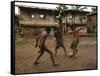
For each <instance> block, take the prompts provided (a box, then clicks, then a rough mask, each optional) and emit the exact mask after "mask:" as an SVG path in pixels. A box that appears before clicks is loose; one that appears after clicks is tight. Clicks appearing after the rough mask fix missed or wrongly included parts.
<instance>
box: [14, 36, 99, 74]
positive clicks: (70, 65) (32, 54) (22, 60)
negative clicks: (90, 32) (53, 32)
mask: <svg viewBox="0 0 100 76" xmlns="http://www.w3.org/2000/svg"><path fill="white" fill-rule="evenodd" d="M35 40H36V39H35V38H32V37H31V38H30V37H29V38H26V37H24V38H17V39H16V48H15V52H16V54H15V57H16V59H15V67H16V70H15V71H16V74H19V73H36V72H52V71H70V70H84V69H96V68H97V63H96V37H80V43H79V45H78V50H79V51H78V54H77V56H76V58H75V59H71V58H65V57H64V51H63V49H62V48H60V49H59V50H58V54H57V56H56V57H54V58H55V60H56V62H57V63H59V66H57V67H54V66H52V62H51V60H50V57H49V54H48V53H44V55H43V56H42V57H41V59H40V64H38V65H33V64H34V61H35V59H36V58H37V56H38V50H39V48H35V47H34V46H35ZM71 41H72V37H70V36H64V45H65V47H66V51H67V53H68V54H69V52H71V49H70V44H71ZM46 44H47V46H48V48H49V49H50V50H51V51H52V52H53V53H55V51H54V49H55V40H54V37H48V40H47V42H46Z"/></svg>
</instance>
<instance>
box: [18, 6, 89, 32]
mask: <svg viewBox="0 0 100 76" xmlns="http://www.w3.org/2000/svg"><path fill="white" fill-rule="evenodd" d="M17 7H18V8H19V12H20V17H21V19H20V20H19V25H20V27H21V28H22V29H23V30H26V31H27V32H29V31H31V33H33V32H34V31H36V29H35V30H33V29H34V28H42V27H55V26H59V24H58V20H57V18H56V17H57V16H58V15H59V11H58V10H56V9H49V8H39V7H35V6H33V7H28V6H20V5H18V6H17ZM88 13H89V12H87V11H75V10H66V11H64V17H63V18H62V29H63V32H67V31H68V30H69V29H70V26H75V27H82V26H86V25H87V15H86V14H88ZM26 27H27V28H26ZM32 28H33V29H32ZM26 31H25V32H26Z"/></svg>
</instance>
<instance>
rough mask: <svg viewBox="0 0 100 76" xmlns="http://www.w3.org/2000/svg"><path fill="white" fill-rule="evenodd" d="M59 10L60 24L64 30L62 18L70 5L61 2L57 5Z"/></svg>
mask: <svg viewBox="0 0 100 76" xmlns="http://www.w3.org/2000/svg"><path fill="white" fill-rule="evenodd" d="M56 8H57V10H58V11H59V14H58V20H59V26H60V30H61V32H62V27H63V26H62V18H64V11H65V10H67V9H68V7H67V6H66V5H63V4H60V5H58V7H56Z"/></svg>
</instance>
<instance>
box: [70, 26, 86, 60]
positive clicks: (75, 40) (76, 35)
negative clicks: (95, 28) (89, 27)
mask: <svg viewBox="0 0 100 76" xmlns="http://www.w3.org/2000/svg"><path fill="white" fill-rule="evenodd" d="M84 28H86V27H83V28H75V27H72V28H71V29H72V32H71V33H70V34H72V35H73V41H72V43H71V46H70V48H71V49H72V50H73V55H72V56H71V57H73V58H74V57H75V54H77V51H78V50H77V45H78V43H79V31H80V30H82V29H84Z"/></svg>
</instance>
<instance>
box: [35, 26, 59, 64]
mask: <svg viewBox="0 0 100 76" xmlns="http://www.w3.org/2000/svg"><path fill="white" fill-rule="evenodd" d="M49 33H50V28H46V29H45V31H43V32H42V33H41V34H40V35H39V36H38V38H37V40H36V45H35V47H39V48H40V51H39V53H40V54H39V56H38V57H37V59H36V61H35V63H34V65H36V64H39V62H38V61H39V59H40V58H41V56H42V55H43V54H44V52H47V53H48V54H50V58H51V60H52V63H53V66H57V65H58V64H56V63H55V60H54V57H53V53H52V52H51V51H50V50H49V49H48V48H47V47H46V45H45V42H46V40H47V37H48V35H49Z"/></svg>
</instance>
